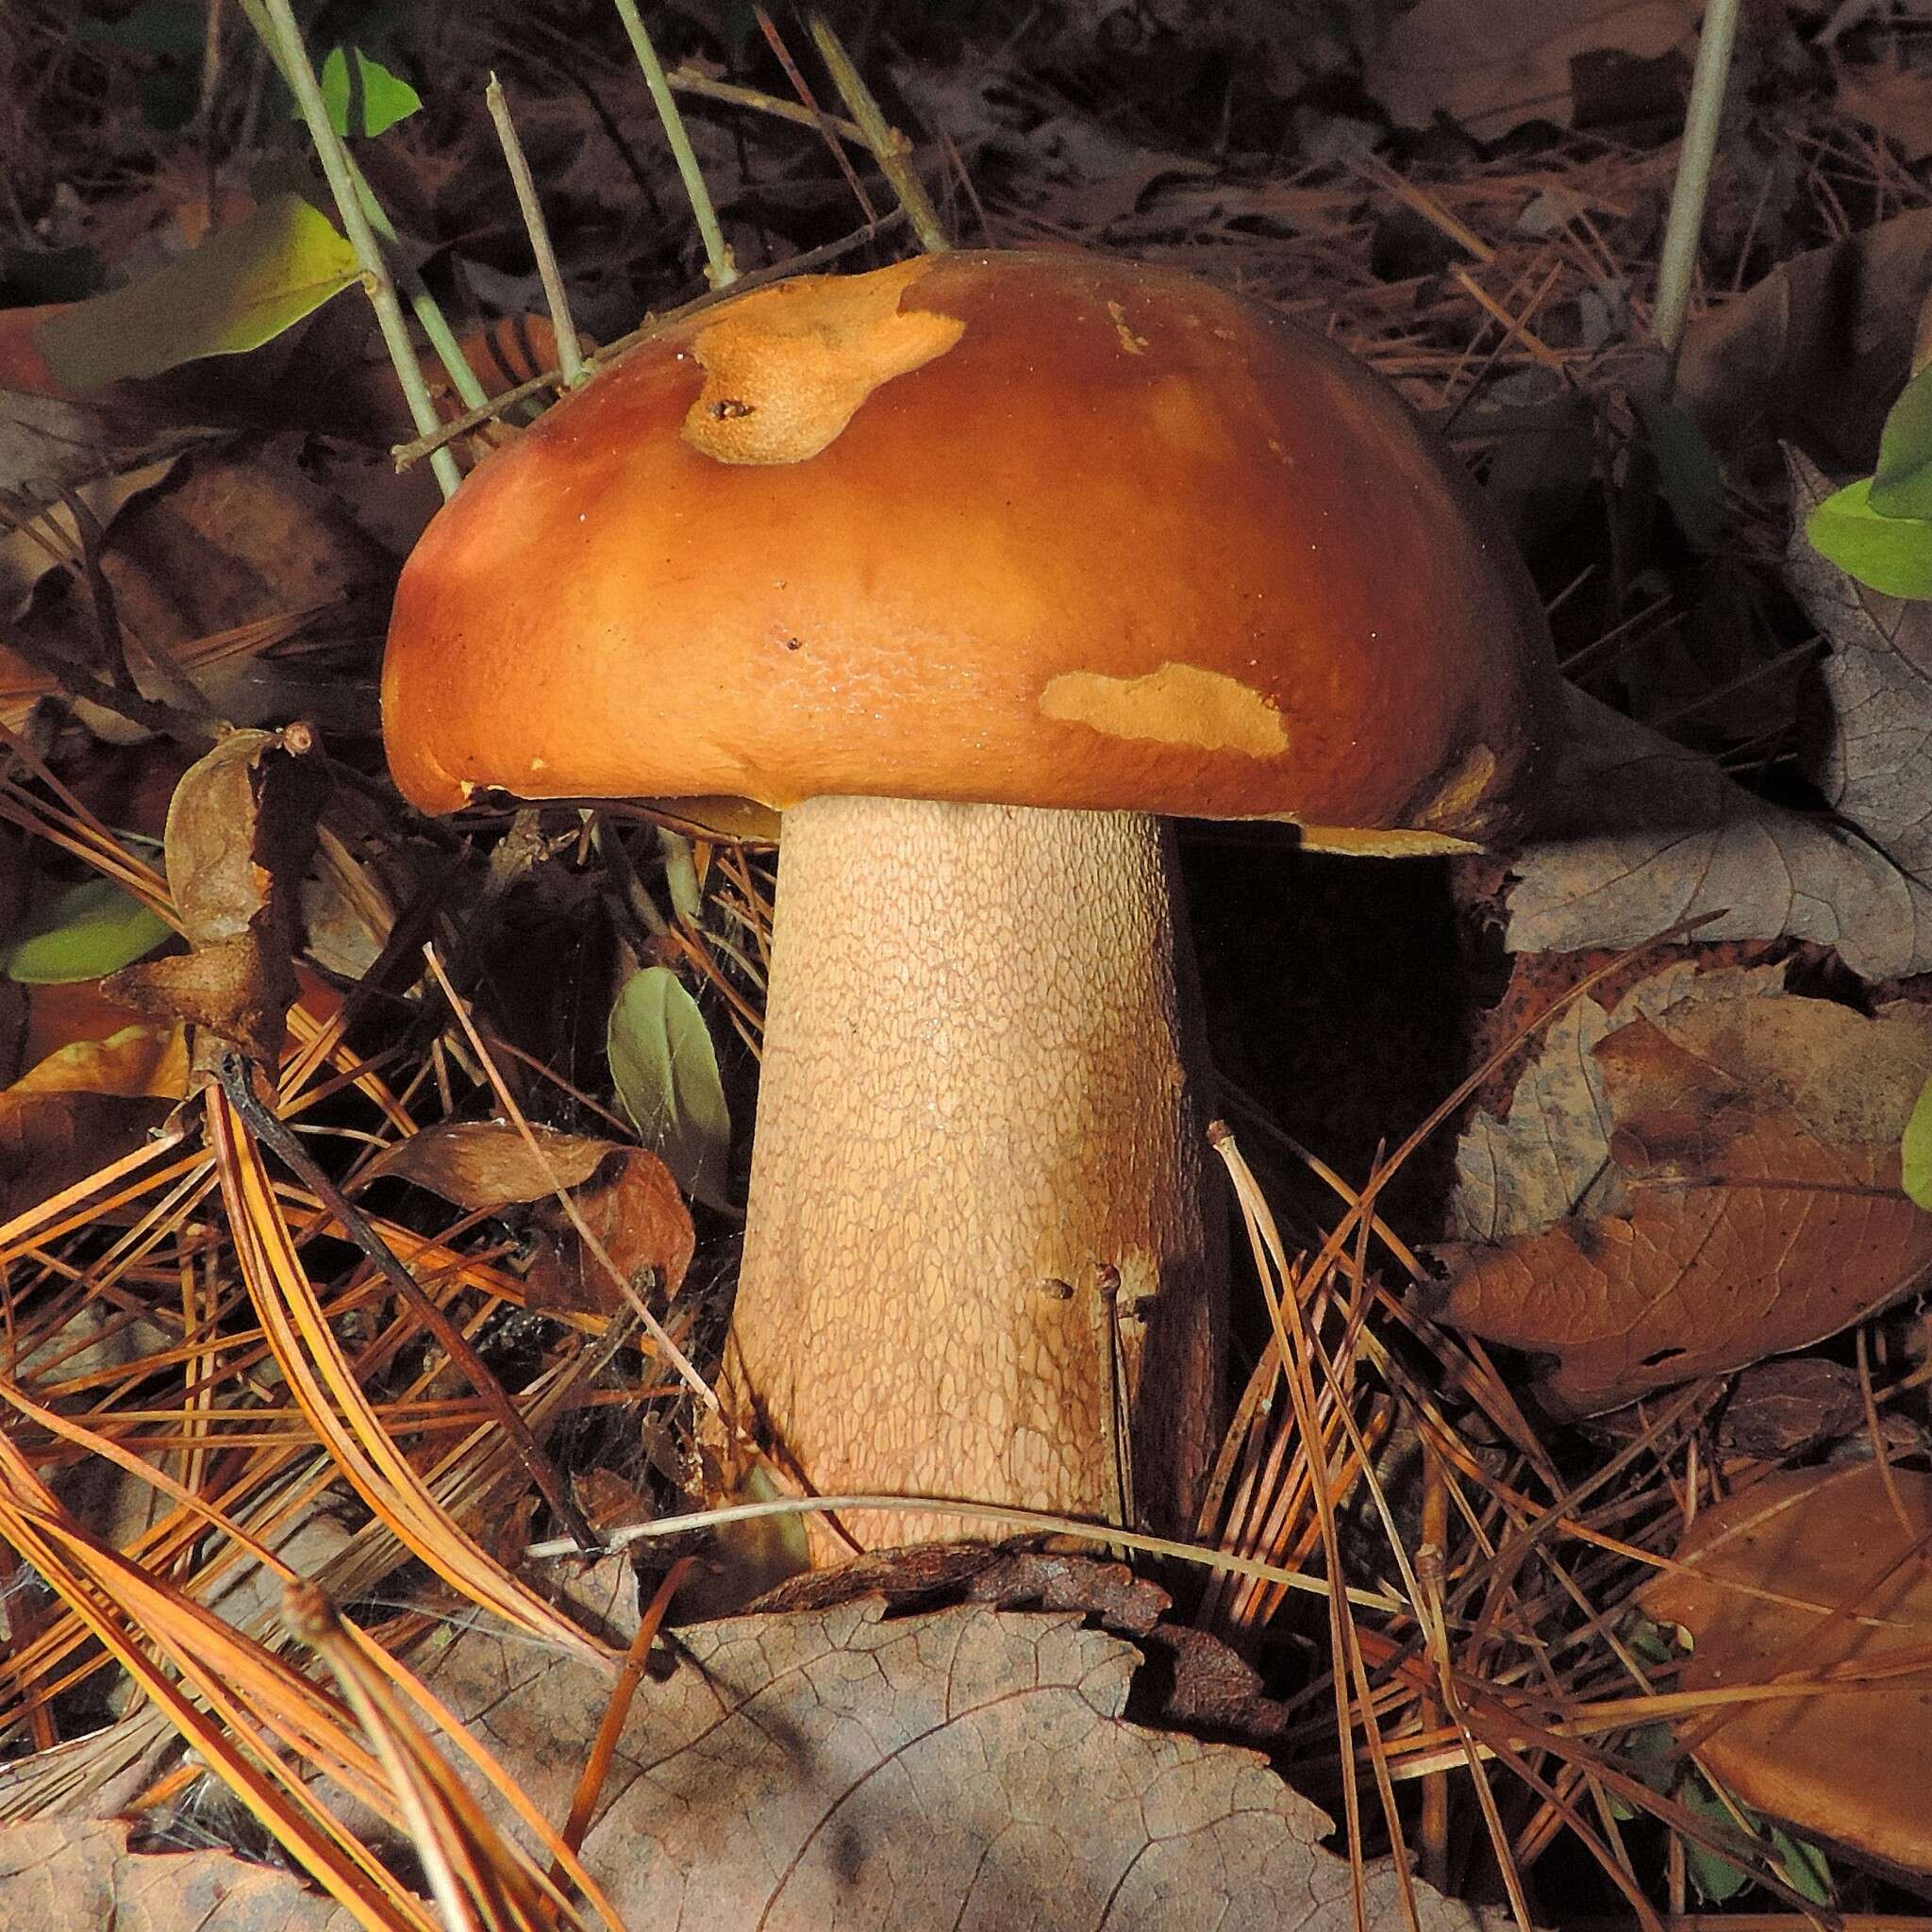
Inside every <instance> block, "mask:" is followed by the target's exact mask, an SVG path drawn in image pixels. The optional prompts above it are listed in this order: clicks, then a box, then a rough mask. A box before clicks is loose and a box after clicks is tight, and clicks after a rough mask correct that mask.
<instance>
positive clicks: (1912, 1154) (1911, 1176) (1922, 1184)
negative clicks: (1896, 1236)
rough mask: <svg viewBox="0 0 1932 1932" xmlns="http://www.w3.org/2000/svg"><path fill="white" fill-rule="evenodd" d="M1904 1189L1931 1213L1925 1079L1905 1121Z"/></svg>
mask: <svg viewBox="0 0 1932 1932" xmlns="http://www.w3.org/2000/svg"><path fill="white" fill-rule="evenodd" d="M1903 1152H1904V1156H1905V1191H1906V1192H1907V1193H1908V1194H1909V1195H1910V1196H1911V1197H1912V1199H1913V1200H1915V1201H1916V1202H1917V1203H1918V1204H1919V1206H1920V1207H1921V1208H1924V1209H1925V1211H1926V1212H1927V1213H1928V1214H1932V1080H1927V1081H1926V1082H1925V1085H1924V1090H1923V1091H1921V1092H1920V1094H1919V1104H1918V1105H1917V1106H1916V1107H1915V1108H1912V1117H1911V1119H1910V1120H1908V1121H1907V1123H1906V1138H1905V1146H1904V1149H1903Z"/></svg>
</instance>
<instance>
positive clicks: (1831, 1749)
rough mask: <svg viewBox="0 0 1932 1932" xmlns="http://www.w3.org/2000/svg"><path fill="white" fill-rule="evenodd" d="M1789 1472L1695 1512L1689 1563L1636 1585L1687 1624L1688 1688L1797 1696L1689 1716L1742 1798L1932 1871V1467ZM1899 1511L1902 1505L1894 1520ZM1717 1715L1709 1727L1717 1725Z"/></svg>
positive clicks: (1703, 1748) (1704, 1752) (1652, 1606)
mask: <svg viewBox="0 0 1932 1932" xmlns="http://www.w3.org/2000/svg"><path fill="white" fill-rule="evenodd" d="M1886 1474H1887V1473H1886V1472H1881V1471H1880V1470H1879V1468H1878V1467H1877V1465H1876V1464H1874V1463H1870V1462H1866V1463H1858V1464H1855V1465H1852V1466H1849V1467H1846V1468H1843V1469H1833V1470H1824V1471H1818V1470H1789V1471H1780V1472H1777V1473H1776V1474H1772V1475H1768V1476H1766V1477H1764V1478H1763V1479H1762V1480H1761V1481H1759V1482H1756V1483H1754V1484H1752V1485H1751V1487H1750V1488H1749V1489H1747V1490H1745V1491H1742V1492H1741V1493H1740V1494H1739V1495H1735V1496H1731V1497H1727V1498H1726V1499H1725V1500H1724V1501H1723V1502H1721V1503H1718V1504H1715V1505H1713V1506H1712V1507H1708V1508H1707V1509H1705V1510H1703V1511H1701V1512H1700V1513H1699V1515H1698V1517H1697V1520H1696V1522H1695V1523H1694V1524H1692V1525H1691V1529H1690V1531H1689V1533H1688V1534H1687V1535H1686V1537H1685V1539H1684V1541H1683V1543H1682V1545H1681V1546H1680V1547H1679V1549H1678V1551H1677V1560H1678V1561H1679V1562H1680V1563H1682V1564H1684V1565H1687V1566H1688V1568H1687V1569H1686V1570H1681V1571H1675V1572H1671V1573H1667V1574H1662V1575H1659V1576H1658V1577H1657V1578H1656V1579H1655V1581H1653V1582H1652V1583H1650V1584H1648V1585H1647V1586H1646V1587H1645V1589H1644V1591H1643V1593H1642V1603H1643V1607H1644V1609H1645V1610H1646V1611H1648V1613H1649V1614H1650V1615H1651V1616H1653V1617H1655V1618H1657V1620H1658V1621H1659V1622H1662V1623H1669V1624H1680V1625H1682V1626H1683V1628H1684V1629H1685V1630H1686V1631H1688V1632H1689V1633H1690V1636H1691V1640H1692V1650H1691V1657H1690V1659H1689V1660H1688V1661H1687V1662H1686V1664H1685V1666H1684V1671H1683V1675H1682V1677H1681V1678H1680V1680H1679V1682H1680V1686H1681V1688H1682V1689H1684V1690H1687V1691H1703V1690H1708V1691H1733V1690H1736V1689H1739V1688H1741V1687H1745V1686H1751V1685H1759V1684H1772V1683H1776V1682H1779V1681H1782V1682H1785V1683H1788V1684H1803V1685H1806V1686H1807V1687H1811V1686H1815V1687H1817V1688H1816V1689H1815V1690H1812V1689H1808V1688H1807V1691H1806V1694H1804V1695H1798V1696H1784V1697H1778V1698H1774V1699H1770V1700H1766V1701H1763V1702H1745V1703H1741V1704H1733V1705H1728V1706H1725V1707H1713V1708H1712V1710H1711V1711H1710V1712H1708V1713H1705V1714H1700V1715H1698V1716H1696V1717H1693V1718H1690V1719H1687V1720H1686V1721H1685V1729H1686V1731H1687V1732H1688V1734H1689V1736H1690V1738H1691V1740H1701V1741H1697V1742H1696V1748H1697V1750H1698V1753H1699V1755H1700V1757H1702V1758H1703V1761H1704V1762H1705V1763H1706V1764H1707V1766H1708V1767H1709V1769H1710V1770H1711V1771H1712V1772H1714V1773H1715V1774H1717V1775H1718V1776H1719V1777H1720V1778H1722V1779H1723V1780H1724V1783H1725V1784H1726V1785H1728V1786H1729V1787H1730V1789H1731V1790H1733V1791H1734V1792H1735V1793H1736V1795H1737V1796H1738V1797H1739V1798H1740V1799H1741V1800H1742V1801H1743V1802H1744V1803H1745V1804H1747V1805H1749V1806H1752V1807H1754V1808H1756V1809H1757V1810H1759V1811H1764V1812H1767V1813H1769V1814H1770V1815H1771V1816H1772V1817H1774V1818H1778V1819H1782V1820H1784V1821H1785V1822H1786V1823H1787V1824H1790V1826H1791V1827H1792V1829H1793V1830H1795V1831H1798V1832H1802V1833H1804V1834H1805V1835H1806V1836H1807V1837H1813V1838H1824V1839H1828V1840H1831V1841H1832V1842H1833V1843H1834V1844H1838V1845H1841V1846H1843V1847H1844V1848H1845V1849H1846V1850H1848V1851H1850V1852H1853V1853H1857V1854H1859V1855H1862V1856H1863V1857H1866V1858H1868V1859H1873V1860H1875V1861H1877V1862H1878V1863H1880V1864H1882V1865H1885V1866H1888V1867H1890V1868H1891V1869H1893V1870H1894V1871H1897V1872H1902V1873H1906V1874H1910V1875H1911V1876H1912V1877H1914V1878H1917V1879H1920V1880H1923V1879H1924V1878H1925V1877H1927V1876H1932V1807H1928V1806H1927V1804H1926V1802H1925V1794H1926V1791H1927V1790H1928V1789H1932V1661H1928V1659H1932V1570H1928V1568H1927V1566H1926V1563H1925V1556H1924V1553H1925V1547H1926V1544H1927V1541H1928V1540H1932V1476H1927V1475H1924V1474H1917V1473H1914V1472H1911V1471H1907V1470H1893V1471H1891V1472H1890V1486H1888V1484H1887V1481H1886V1479H1885V1478H1886ZM1901 1509H1902V1510H1903V1517H1901V1513H1900V1512H1901ZM1718 1719H1721V1720H1722V1722H1720V1723H1718V1724H1717V1728H1716V1729H1715V1730H1711V1729H1710V1728H1709V1726H1710V1724H1711V1723H1712V1722H1713V1720H1718Z"/></svg>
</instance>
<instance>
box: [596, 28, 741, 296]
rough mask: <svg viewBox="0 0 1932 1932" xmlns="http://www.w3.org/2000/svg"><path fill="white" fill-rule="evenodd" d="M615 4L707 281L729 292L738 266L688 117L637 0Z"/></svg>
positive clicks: (715, 287)
mask: <svg viewBox="0 0 1932 1932" xmlns="http://www.w3.org/2000/svg"><path fill="white" fill-rule="evenodd" d="M614 4H615V5H616V8H617V17H618V18H619V19H620V20H621V21H623V22H624V30H625V33H626V34H628V35H629V36H630V45H631V52H632V53H634V54H635V55H636V56H637V57H638V65H639V66H640V67H641V68H642V69H643V71H644V85H645V86H646V87H648V88H649V89H650V90H651V99H652V100H653V101H654V102H655V103H656V104H657V108H658V119H659V120H660V121H661V122H663V124H664V138H665V140H666V141H668V142H670V143H671V154H672V158H673V159H674V160H675V161H676V163H677V173H678V175H679V178H680V179H681V180H682V181H683V182H684V192H685V198H686V200H688V201H689V202H690V203H691V213H692V215H693V216H695V217H696V220H697V225H698V234H699V235H700V237H702V239H703V241H704V244H705V263H706V268H705V279H706V280H707V281H708V282H709V283H710V285H711V286H712V288H714V289H728V288H729V287H730V286H731V284H732V283H733V282H735V281H736V280H737V279H738V264H737V263H736V262H735V261H733V260H732V258H731V250H730V248H729V247H728V246H727V245H726V244H725V241H724V229H723V228H721V227H720V226H719V225H718V210H717V208H714V207H713V206H712V203H711V191H710V190H709V189H708V188H707V187H706V186H705V177H704V175H703V174H702V173H701V172H700V171H699V168H698V158H697V156H696V155H695V154H693V153H692V152H691V136H690V135H689V134H687V133H686V132H685V128H684V116H683V115H682V114H681V113H680V112H679V111H678V108H677V102H676V100H675V98H674V97H673V95H672V92H671V86H670V83H669V82H668V81H666V79H665V78H664V63H663V62H662V61H661V60H659V59H658V50H657V48H656V47H654V46H653V45H652V44H651V37H650V35H649V34H647V33H646V32H645V31H644V24H643V22H642V21H641V19H640V18H639V17H638V9H637V0H614Z"/></svg>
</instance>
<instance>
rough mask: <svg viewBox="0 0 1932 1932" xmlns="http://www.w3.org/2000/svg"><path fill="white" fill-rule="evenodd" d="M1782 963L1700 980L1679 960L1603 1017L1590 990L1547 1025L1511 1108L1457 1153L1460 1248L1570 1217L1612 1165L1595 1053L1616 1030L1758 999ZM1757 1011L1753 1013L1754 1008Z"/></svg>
mask: <svg viewBox="0 0 1932 1932" xmlns="http://www.w3.org/2000/svg"><path fill="white" fill-rule="evenodd" d="M1784 978H1785V972H1784V968H1783V967H1782V966H1762V967H1756V968H1751V969H1748V970H1742V971H1739V970H1724V971H1718V972H1709V973H1701V972H1699V971H1698V968H1697V965H1696V963H1695V962H1694V961H1692V960H1680V961H1678V962H1677V963H1676V964H1674V965H1672V966H1667V967H1665V968H1664V970H1663V971H1662V972H1661V973H1655V974H1651V976H1650V977H1649V978H1647V979H1644V980H1641V981H1639V983H1638V984H1637V985H1636V986H1634V987H1632V988H1631V989H1630V991H1628V992H1627V993H1625V994H1624V997H1623V998H1622V999H1621V1000H1620V1001H1618V1003H1617V1006H1616V1008H1615V1010H1614V1012H1606V1011H1605V1009H1604V1008H1602V1007H1601V1006H1600V1005H1598V1003H1597V1002H1596V1001H1595V1000H1593V999H1591V997H1590V996H1589V995H1588V994H1587V993H1586V994H1584V995H1583V996H1582V997H1581V998H1579V999H1574V1000H1572V1001H1571V1002H1570V1004H1569V1005H1568V1006H1567V1007H1565V1008H1563V1010H1562V1011H1561V1012H1560V1013H1558V1014H1557V1017H1556V1019H1555V1020H1553V1021H1552V1022H1551V1023H1550V1024H1549V1025H1548V1026H1547V1027H1546V1028H1544V1030H1543V1033H1542V1036H1541V1043H1540V1045H1539V1047H1538V1049H1537V1053H1536V1056H1535V1058H1533V1059H1532V1060H1531V1061H1530V1063H1529V1065H1528V1066H1527V1067H1525V1068H1524V1071H1523V1073H1522V1074H1520V1075H1519V1076H1518V1078H1517V1082H1516V1088H1515V1091H1514V1092H1513V1093H1512V1094H1511V1095H1510V1099H1509V1111H1508V1112H1507V1115H1505V1116H1504V1117H1502V1118H1501V1119H1498V1118H1497V1117H1496V1116H1495V1115H1494V1114H1490V1113H1483V1112H1478V1113H1476V1114H1474V1116H1473V1117H1472V1118H1471V1120H1470V1122H1469V1124H1468V1125H1467V1126H1466V1127H1465V1128H1464V1129H1463V1132H1462V1136H1461V1139H1460V1140H1459V1141H1457V1147H1456V1191H1455V1192H1454V1194H1453V1195H1452V1196H1451V1197H1450V1219H1451V1221H1452V1223H1453V1224H1454V1225H1455V1228H1456V1232H1457V1237H1458V1238H1459V1239H1460V1240H1462V1241H1507V1240H1509V1239H1510V1238H1511V1237H1512V1236H1515V1235H1525V1234H1541V1233H1542V1232H1543V1230H1544V1229H1545V1228H1547V1227H1551V1226H1553V1225H1555V1224H1556V1223H1557V1222H1558V1221H1560V1220H1562V1219H1563V1217H1564V1216H1565V1215H1567V1214H1570V1213H1573V1212H1574V1211H1575V1210H1576V1209H1577V1208H1579V1207H1581V1206H1582V1204H1583V1202H1584V1201H1585V1199H1586V1198H1587V1196H1588V1195H1589V1193H1590V1191H1591V1189H1592V1188H1594V1187H1595V1186H1597V1185H1598V1183H1599V1182H1600V1181H1601V1180H1602V1179H1603V1176H1604V1174H1605V1171H1606V1169H1607V1167H1608V1165H1609V1159H1610V1127H1611V1121H1610V1100H1609V1095H1608V1093H1607V1091H1605V1088H1604V1076H1603V1069H1602V1068H1601V1067H1600V1066H1599V1065H1598V1064H1597V1059H1596V1052H1595V1049H1596V1047H1597V1046H1598V1044H1599V1043H1600V1042H1601V1041H1603V1039H1604V1038H1605V1036H1606V1035H1607V1034H1608V1033H1609V1032H1610V1031H1611V1029H1612V1028H1613V1027H1616V1026H1621V1025H1624V1024H1626V1023H1627V1022H1629V1021H1631V1020H1634V1019H1639V1018H1649V1019H1657V1020H1661V1019H1662V1017H1663V1015H1664V1014H1665V1013H1667V1012H1668V1011H1669V1010H1670V1009H1671V1008H1674V1007H1676V1006H1678V1005H1679V1004H1680V1003H1681V1002H1684V1001H1687V1000H1720V999H1728V1000H1741V999H1757V998H1760V997H1762V996H1764V995H1766V994H1770V993H1774V992H1777V991H1780V990H1781V989H1782V988H1783V986H1784ZM1754 1010H1755V1008H1754Z"/></svg>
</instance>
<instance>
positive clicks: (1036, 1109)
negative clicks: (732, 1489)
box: [728, 797, 1226, 1555]
mask: <svg viewBox="0 0 1932 1932" xmlns="http://www.w3.org/2000/svg"><path fill="white" fill-rule="evenodd" d="M1205 1070H1206V1055H1205V1050H1204V1047H1203V1044H1202V1041H1201V1037H1200V1024H1199V1016H1198V1011H1197V1007H1196V1001H1195V996H1194V985H1193V961H1192V958H1191V954H1190V953H1189V951H1188V948H1187V936H1186V926H1185V917H1184V912H1183V909H1182V907H1181V902H1180V897H1179V889H1178V879H1177V876H1176V872H1175V864H1174V842H1173V836H1172V834H1171V832H1170V831H1169V829H1168V828H1167V826H1166V825H1165V824H1164V823H1163V822H1161V821H1160V820H1158V819H1155V818H1150V817H1147V816H1144V815H1142V814H1140V813H1133V812H1078V811H1046V810H1031V809H1024V808H1015V807H1008V806H986V805H954V804H944V803H931V802H906V801H901V800H893V799H877V798H846V797H827V798H816V799H811V800H808V801H807V802H805V803H804V804H801V805H799V806H796V807H794V808H791V809H790V810H788V811H787V812H786V814H785V829H784V844H783V848H782V856H781V859H780V866H779V892H778V904H777V913H776V919H775V924H774V935H773V954H772V976H771V997H770V1002H769V1009H768V1013H767V1020H766V1035H765V1055H764V1070H763V1074H762V1079H761V1083H760V1091H759V1097H758V1141H757V1147H756V1151H755V1155H754V1158H753V1163H752V1183H751V1201H750V1209H749V1217H748V1222H747V1226H746V1232H745V1244H744V1265H743V1272H742V1275H741V1282H740V1287H739V1293H738V1303H737V1310H736V1313H735V1316H734V1318H733V1333H734V1346H733V1348H732V1350H731V1351H730V1357H729V1363H728V1367H729V1372H730V1375H731V1379H732V1381H733V1383H734V1385H735V1387H736V1389H737V1391H738V1392H739V1394H740V1395H741V1396H742V1397H744V1398H746V1399H747V1400H748V1401H749V1402H750V1403H751V1404H752V1405H753V1406H755V1407H756V1408H757V1409H758V1412H759V1414H760V1417H761V1420H762V1423H763V1424H764V1427H765V1429H766V1432H767V1439H768V1440H769V1441H771V1442H772V1443H773V1445H774V1449H775V1450H776V1451H777V1453H778V1455H779V1457H780V1458H781V1460H783V1461H785V1462H788V1463H789V1464H791V1466H792V1467H793V1468H794V1469H795V1470H796V1472H797V1473H799V1474H802V1476H803V1477H804V1478H805V1480H806V1481H808V1483H809V1485H810V1486H811V1487H812V1488H813V1489H815V1490H817V1491H820V1492H822V1493H837V1492H840V1491H844V1492H848V1493H849V1492H852V1491H875V1492H876V1491H887V1492H900V1491H904V1492H910V1493H914V1494H921V1495H933V1496H955V1497H962V1498H972V1499H974V1500H984V1501H992V1502H1000V1503H1012V1504H1019V1505H1023V1506H1025V1507H1033V1508H1041V1509H1051V1510H1058V1511H1062V1512H1064V1513H1066V1514H1069V1515H1074V1516H1081V1517H1087V1518H1097V1519H1100V1520H1104V1521H1115V1522H1126V1521H1138V1522H1139V1523H1141V1524H1148V1525H1151V1526H1153V1527H1155V1528H1158V1529H1162V1530H1167V1531H1176V1530H1178V1531H1186V1530H1187V1529H1189V1528H1191V1523H1192V1516H1193V1511H1194V1508H1195V1506H1196V1503H1197V1501H1198V1499H1199V1495H1200V1491H1201V1487H1202V1484H1203V1483H1204V1481H1205V1479H1206V1476H1207V1473H1208V1467H1209V1464H1210V1461H1211V1459H1212V1457H1213V1453H1214V1448H1215V1444H1216V1440H1217V1430H1218V1424H1219V1422H1220V1415H1221V1399H1220V1398H1221V1366H1222V1355H1223V1349H1224V1326H1225V1322H1224V1311H1225V1301H1226V1269H1225V1252H1224V1247H1225V1243H1224V1222H1223V1215H1222V1210H1221V1207H1220V1203H1219V1200H1218V1198H1217V1197H1216V1196H1215V1195H1214V1194H1213V1193H1211V1192H1210V1191H1209V1183H1208V1168H1209V1167H1211V1165H1212V1163H1210V1162H1208V1161H1207V1160H1206V1147H1205V1140H1204V1134H1203V1117H1202V1112H1201V1096H1202V1093H1203V1091H1204V1074H1205ZM1120 1418H1130V1419H1131V1420H1130V1424H1128V1425H1127V1426H1125V1427H1123V1426H1121V1424H1120V1422H1119V1421H1118V1420H1117V1419H1120ZM844 1528H845V1530H846V1532H847V1533H848V1535H849V1536H850V1537H852V1538H853V1539H855V1540H856V1541H858V1542H859V1543H861V1544H862V1545H864V1546H866V1547H870V1548H876V1547H882V1546H884V1545H887V1544H890V1543H895V1542H904V1541H922V1540H930V1539H933V1538H937V1537H944V1536H955V1537H957V1536H967V1535H972V1534H973V1533H974V1529H973V1525H972V1524H971V1523H970V1522H969V1521H968V1520H966V1519H963V1518H959V1517H957V1516H952V1517H949V1516H946V1515H944V1514H942V1513H940V1512H933V1513H930V1514H920V1513H915V1512H908V1513H906V1514H904V1515H902V1516H898V1517H894V1518H891V1519H887V1518H882V1517H874V1518H872V1519H869V1520H865V1521H853V1522H851V1523H848V1524H845V1525H844ZM821 1554H822V1555H823V1554H825V1551H824V1550H822V1551H821Z"/></svg>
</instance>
